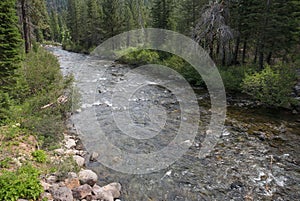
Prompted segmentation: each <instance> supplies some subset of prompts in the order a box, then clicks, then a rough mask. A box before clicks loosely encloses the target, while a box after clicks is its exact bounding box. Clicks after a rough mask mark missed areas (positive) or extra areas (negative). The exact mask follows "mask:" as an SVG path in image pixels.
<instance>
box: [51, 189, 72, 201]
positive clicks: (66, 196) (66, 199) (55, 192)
mask: <svg viewBox="0 0 300 201" xmlns="http://www.w3.org/2000/svg"><path fill="white" fill-rule="evenodd" d="M51 194H52V196H53V199H54V200H55V201H73V194H72V191H71V190H70V189H69V188H67V187H59V188H53V189H52V190H51Z"/></svg>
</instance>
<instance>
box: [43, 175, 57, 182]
mask: <svg viewBox="0 0 300 201" xmlns="http://www.w3.org/2000/svg"><path fill="white" fill-rule="evenodd" d="M57 181H58V178H57V176H55V175H51V176H49V177H47V178H46V183H48V184H53V183H56V182H57Z"/></svg>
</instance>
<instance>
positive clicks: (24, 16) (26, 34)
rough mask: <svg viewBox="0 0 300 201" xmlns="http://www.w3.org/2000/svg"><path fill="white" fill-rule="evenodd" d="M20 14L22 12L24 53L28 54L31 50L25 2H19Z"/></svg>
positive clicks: (22, 0)
mask: <svg viewBox="0 0 300 201" xmlns="http://www.w3.org/2000/svg"><path fill="white" fill-rule="evenodd" d="M21 12H22V23H23V39H24V41H25V52H26V53H28V52H29V51H30V49H31V41H30V28H29V21H28V16H27V4H26V0H21Z"/></svg>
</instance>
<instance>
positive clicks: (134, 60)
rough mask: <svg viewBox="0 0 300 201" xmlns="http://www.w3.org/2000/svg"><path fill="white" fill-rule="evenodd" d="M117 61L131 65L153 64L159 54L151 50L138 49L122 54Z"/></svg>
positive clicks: (157, 59)
mask: <svg viewBox="0 0 300 201" xmlns="http://www.w3.org/2000/svg"><path fill="white" fill-rule="evenodd" d="M127 51H128V50H127ZM119 61H120V62H124V63H127V64H131V65H142V64H153V63H157V62H158V61H159V54H158V53H157V52H155V51H152V50H138V51H133V52H131V53H128V54H126V55H124V56H123V57H121V58H120V59H119Z"/></svg>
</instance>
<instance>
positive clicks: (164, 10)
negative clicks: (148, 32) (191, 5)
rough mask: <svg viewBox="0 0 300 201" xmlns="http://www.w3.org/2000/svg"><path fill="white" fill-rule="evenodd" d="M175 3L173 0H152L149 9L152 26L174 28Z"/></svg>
mask: <svg viewBox="0 0 300 201" xmlns="http://www.w3.org/2000/svg"><path fill="white" fill-rule="evenodd" d="M174 10H175V3H174V1H173V0H154V1H153V7H152V10H151V14H152V26H153V27H154V28H160V29H169V30H174V29H175V27H176V24H175V21H174V13H173V12H174Z"/></svg>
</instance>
